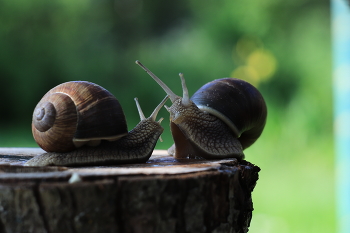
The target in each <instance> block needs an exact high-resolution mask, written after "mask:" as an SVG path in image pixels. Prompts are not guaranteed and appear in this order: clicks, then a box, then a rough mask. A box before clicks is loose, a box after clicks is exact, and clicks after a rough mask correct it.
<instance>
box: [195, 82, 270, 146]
mask: <svg viewBox="0 0 350 233" xmlns="http://www.w3.org/2000/svg"><path fill="white" fill-rule="evenodd" d="M191 100H192V101H193V102H194V103H195V104H196V105H197V106H198V108H200V109H202V110H203V111H207V112H208V113H210V114H212V115H214V116H216V117H218V118H219V119H221V120H223V121H224V122H225V123H226V124H228V126H229V127H230V128H231V129H232V131H233V133H234V134H235V135H236V136H237V137H238V140H239V141H240V142H241V144H242V146H243V149H245V148H247V147H249V146H250V145H252V144H253V143H254V142H255V141H256V140H257V139H258V138H259V136H260V135H261V133H262V131H263V129H264V127H265V123H266V116H267V108H266V104H265V101H264V99H263V97H262V95H261V94H260V92H259V91H258V90H257V89H256V88H255V87H254V86H253V85H251V84H250V83H248V82H245V81H243V80H240V79H235V78H222V79H217V80H213V81H212V82H209V83H207V84H205V85H204V86H202V87H201V88H200V89H199V90H198V91H197V92H196V93H194V95H193V96H192V97H191Z"/></svg>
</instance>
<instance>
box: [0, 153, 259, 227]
mask: <svg viewBox="0 0 350 233" xmlns="http://www.w3.org/2000/svg"><path fill="white" fill-rule="evenodd" d="M40 153H43V151H42V150H41V149H34V148H0V232H6V233H10V232H14V233H20V232H35V233H40V232H48V233H57V232H64V233H69V232H75V233H77V232H84V233H86V232H99V233H100V232H104V233H105V232H122V233H129V232H160V233H164V232H167V233H169V232H178V233H186V232H188V233H193V232H205V233H208V232H215V233H221V232H230V233H238V232H239V233H242V232H247V231H248V227H249V224H250V221H251V218H252V211H253V203H252V198H251V192H252V191H253V189H254V187H255V184H256V181H257V180H258V172H259V170H260V169H259V167H257V166H255V165H253V164H251V163H249V162H247V161H240V162H238V161H237V160H236V159H223V160H188V159H186V160H176V159H174V158H173V157H170V156H168V155H167V153H166V151H154V153H153V155H152V157H151V158H150V160H149V161H148V162H147V163H144V164H126V165H115V166H95V167H72V168H66V167H23V166H22V164H23V163H24V162H25V161H27V160H28V159H30V158H32V157H33V156H34V155H37V154H40Z"/></svg>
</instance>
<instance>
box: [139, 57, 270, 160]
mask: <svg viewBox="0 0 350 233" xmlns="http://www.w3.org/2000/svg"><path fill="white" fill-rule="evenodd" d="M136 64H138V65H139V66H141V67H142V68H143V69H144V70H145V71H146V72H147V73H148V74H149V75H150V76H151V77H152V78H153V79H154V80H155V81H156V82H157V83H158V84H159V85H160V86H161V87H162V88H163V90H164V91H165V92H166V93H167V95H169V98H170V100H171V102H172V106H171V107H167V106H165V107H166V109H167V110H168V112H169V113H170V127H171V132H172V136H173V139H174V142H175V144H174V145H173V146H172V147H171V148H170V149H169V150H168V152H169V154H172V155H174V156H175V157H176V158H196V157H199V158H206V159H215V158H230V157H233V158H238V159H243V158H244V153H243V150H244V149H246V148H247V147H249V146H250V145H252V144H253V143H254V142H255V141H256V140H257V139H258V138H259V136H260V135H261V133H262V131H263V129H264V127H265V123H266V116H267V108H266V104H265V101H264V99H263V97H262V95H261V94H260V92H259V91H258V90H257V89H256V88H255V87H254V86H252V85H251V84H249V83H248V82H245V81H243V80H240V79H235V78H222V79H217V80H214V81H212V82H209V83H207V84H205V85H204V86H202V87H201V88H200V89H199V90H198V91H197V92H195V93H194V95H193V96H192V97H191V98H189V94H188V90H187V87H186V84H185V79H184V77H183V75H182V74H181V73H180V78H181V82H182V90H183V97H180V96H178V95H176V94H174V92H173V91H171V89H170V88H169V87H168V86H166V85H165V84H164V83H163V82H162V81H161V80H160V79H159V78H158V77H157V76H155V75H154V74H153V73H152V72H151V71H150V70H149V69H147V68H146V67H145V66H143V65H142V64H141V63H140V62H139V61H136Z"/></svg>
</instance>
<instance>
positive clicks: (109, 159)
mask: <svg viewBox="0 0 350 233" xmlns="http://www.w3.org/2000/svg"><path fill="white" fill-rule="evenodd" d="M167 99H168V97H166V98H165V99H164V100H163V101H162V102H161V103H160V104H159V105H158V106H157V107H156V109H155V110H154V111H153V113H152V114H151V116H150V117H149V118H145V116H144V114H143V113H142V110H141V108H140V105H139V104H138V101H137V99H136V98H135V101H136V105H137V108H138V111H139V114H140V118H141V121H140V123H139V124H138V125H137V126H136V127H135V128H134V129H132V130H131V131H130V132H128V131H127V125H126V120H125V116H124V112H123V110H122V108H121V106H120V104H119V102H118V100H117V99H116V98H115V97H114V96H113V95H112V94H111V93H110V92H109V91H107V90H106V89H104V88H103V87H101V86H99V85H96V84H94V83H90V82H85V81H73V82H67V83H63V84H60V85H58V86H56V87H54V88H53V89H51V90H50V91H49V92H48V93H46V94H45V95H44V97H43V98H42V99H41V101H40V102H39V103H38V105H37V106H36V108H35V110H34V113H33V121H32V132H33V136H34V139H35V141H36V142H37V143H38V145H39V146H40V147H41V148H42V149H44V150H45V151H47V153H44V154H41V155H38V156H36V157H34V158H33V159H31V160H29V161H28V162H27V163H26V164H25V165H27V166H47V165H62V166H81V165H109V164H119V163H136V162H146V161H147V160H148V159H149V157H150V156H151V154H152V152H153V149H154V147H155V145H156V143H157V141H158V139H159V137H160V135H161V134H162V132H163V127H162V126H161V125H160V122H161V121H162V119H161V120H159V121H158V122H157V121H156V117H157V114H158V112H159V110H160V109H161V108H162V106H163V105H164V103H165V102H166V100H167Z"/></svg>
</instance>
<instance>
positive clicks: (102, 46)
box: [0, 0, 335, 233]
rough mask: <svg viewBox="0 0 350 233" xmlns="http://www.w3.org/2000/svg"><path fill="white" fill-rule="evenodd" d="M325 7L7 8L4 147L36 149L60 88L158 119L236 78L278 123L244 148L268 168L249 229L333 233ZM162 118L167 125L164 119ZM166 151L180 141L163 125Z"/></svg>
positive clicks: (80, 4) (2, 30) (272, 2)
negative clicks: (37, 114) (94, 90)
mask: <svg viewBox="0 0 350 233" xmlns="http://www.w3.org/2000/svg"><path fill="white" fill-rule="evenodd" d="M328 4H329V3H328V1H326V0H307V1H302V0H296V1H290V2H286V1H277V0H265V1H259V0H248V1H237V0H235V1H229V0H222V1H206V2H205V4H203V3H202V2H199V1H174V2H166V3H165V2H163V1H159V0H157V1H150V2H148V1H141V0H131V1H128V0H115V1H109V0H102V1H82V0H76V1H68V0H64V1H57V0H53V1H43V0H32V1H20V0H19V1H13V0H0V51H1V52H0V78H1V86H2V91H1V92H0V98H1V99H2V101H1V102H0V107H1V109H2V111H1V122H0V132H1V134H0V146H18V147H20V146H36V144H35V142H34V140H33V139H32V137H31V129H30V123H31V115H32V111H33V109H34V107H35V105H36V103H37V102H38V101H39V100H40V98H41V97H42V96H43V95H44V94H45V93H46V92H47V91H48V90H49V89H50V88H52V87H54V86H55V85H58V84H60V83H62V82H66V81H71V80H87V81H91V82H95V83H97V84H99V85H101V86H103V87H105V88H107V89H108V90H109V91H111V92H112V93H113V94H114V95H115V96H116V97H117V98H118V99H119V100H120V102H121V104H122V106H123V107H124V109H125V113H126V115H127V119H128V124H129V128H132V127H133V126H134V125H136V124H137V122H138V115H137V111H136V107H135V104H134V101H133V98H134V97H136V96H137V97H138V98H139V101H140V104H141V106H142V108H143V110H144V112H145V115H149V114H150V113H151V112H152V111H153V109H154V107H155V106H156V105H157V104H158V103H159V102H160V101H161V100H162V98H163V97H164V96H165V93H163V91H162V90H161V89H160V88H159V87H158V86H157V84H156V83H155V82H154V81H153V80H151V78H150V77H148V76H147V75H146V74H145V73H144V72H143V71H142V70H141V69H140V68H139V67H137V66H136V65H135V64H134V61H135V60H137V59H138V60H140V61H141V62H143V63H144V64H145V65H146V66H148V67H149V68H150V69H151V70H152V71H153V72H154V73H155V74H156V75H157V76H159V77H160V78H161V79H162V80H164V82H165V83H166V84H168V85H169V86H170V87H171V88H172V89H173V91H174V92H175V93H177V94H181V90H180V88H181V85H180V80H179V78H178V73H179V72H183V73H184V75H185V78H186V81H187V84H188V87H189V91H190V94H193V93H194V91H195V90H197V89H198V88H199V87H200V86H201V85H203V84H204V83H206V82H208V81H210V80H213V79H216V78H222V77H228V76H232V75H238V76H239V77H240V78H245V79H247V80H249V81H250V82H252V83H254V84H255V85H256V86H257V87H258V88H259V89H260V90H261V92H262V94H263V95H264V97H265V99H266V102H267V105H268V109H269V115H268V122H267V125H266V128H265V131H264V133H263V135H262V137H261V138H260V139H259V140H258V141H257V143H256V144H254V145H253V146H252V147H251V148H248V149H247V150H246V158H247V160H248V161H250V162H252V163H255V164H257V165H259V166H260V167H261V168H262V171H261V173H260V180H259V182H258V184H257V187H256V190H255V191H254V196H253V200H254V208H255V211H254V216H253V221H252V227H251V230H250V232H259V233H262V232H270V233H273V232H278V233H283V232H308V233H309V232H320V233H321V232H327V233H328V232H334V231H335V219H334V201H333V199H334V193H333V192H334V191H333V188H334V187H333V186H334V182H333V142H332V141H333V138H332V133H331V132H332V102H331V101H332V98H331V97H332V96H331V58H330V54H331V53H330V29H329V28H330V17H329V6H328ZM160 116H162V117H165V119H167V118H168V113H167V112H166V111H165V110H162V111H161V112H160ZM163 125H164V127H165V132H164V134H163V135H162V137H163V139H164V142H163V143H158V145H157V148H158V149H166V148H167V147H169V146H170V145H171V144H172V139H171V135H170V132H169V127H168V123H167V121H166V120H164V121H163Z"/></svg>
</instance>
